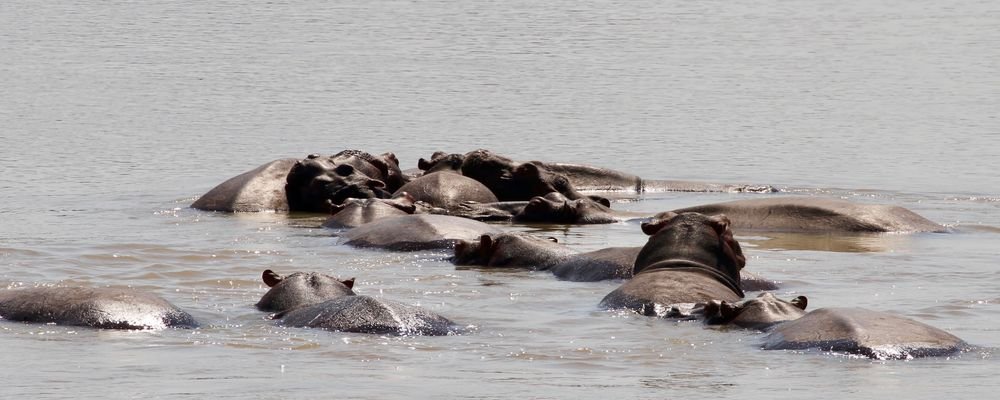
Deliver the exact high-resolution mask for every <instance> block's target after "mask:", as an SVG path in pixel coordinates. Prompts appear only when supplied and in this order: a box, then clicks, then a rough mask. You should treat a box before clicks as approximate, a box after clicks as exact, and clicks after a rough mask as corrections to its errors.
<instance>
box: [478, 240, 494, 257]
mask: <svg viewBox="0 0 1000 400" xmlns="http://www.w3.org/2000/svg"><path fill="white" fill-rule="evenodd" d="M479 251H480V252H482V253H483V254H491V253H493V238H492V237H490V235H482V236H480V237H479Z"/></svg>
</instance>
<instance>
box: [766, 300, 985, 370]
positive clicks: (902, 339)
mask: <svg viewBox="0 0 1000 400" xmlns="http://www.w3.org/2000/svg"><path fill="white" fill-rule="evenodd" d="M967 347H968V345H967V344H966V343H965V342H964V341H962V339H959V338H957V337H955V336H954V335H952V334H950V333H947V332H945V331H942V330H940V329H938V328H935V327H933V326H930V325H927V324H923V323H920V322H917V321H914V320H912V319H909V318H905V317H901V316H898V315H893V314H888V313H884V312H879V311H872V310H868V309H864V308H820V309H818V310H815V311H812V312H810V313H808V314H806V315H804V316H802V317H801V318H798V319H796V320H794V321H788V322H785V323H781V324H779V325H776V326H775V327H774V328H773V329H772V330H771V331H770V332H769V333H768V334H767V336H765V337H764V345H763V348H764V349H766V350H805V349H819V350H822V351H833V352H843V353H849V354H859V355H864V356H867V357H870V358H874V359H879V360H887V359H910V358H916V357H934V356H945V355H949V354H954V353H956V352H959V351H961V350H963V349H965V348H967Z"/></svg>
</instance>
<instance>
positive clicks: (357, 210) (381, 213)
mask: <svg viewBox="0 0 1000 400" xmlns="http://www.w3.org/2000/svg"><path fill="white" fill-rule="evenodd" d="M417 208H418V207H417V205H416V203H415V202H414V200H413V197H411V196H410V195H409V194H407V193H402V195H400V196H398V197H394V198H392V199H348V200H347V201H345V202H344V204H341V205H335V206H333V210H334V211H333V212H334V214H333V216H331V217H330V218H328V219H327V220H326V221H325V222H323V227H324V228H332V229H345V228H354V227H357V226H361V225H364V224H367V223H369V222H372V221H377V220H380V219H383V218H389V217H398V216H402V215H410V214H413V213H415V212H416V211H417Z"/></svg>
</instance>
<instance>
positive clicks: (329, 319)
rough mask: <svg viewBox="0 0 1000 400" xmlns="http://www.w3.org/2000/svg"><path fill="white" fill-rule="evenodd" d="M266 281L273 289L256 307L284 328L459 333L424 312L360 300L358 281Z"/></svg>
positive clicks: (270, 276) (303, 277)
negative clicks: (268, 312)
mask: <svg viewBox="0 0 1000 400" xmlns="http://www.w3.org/2000/svg"><path fill="white" fill-rule="evenodd" d="M262 278H263V280H264V283H265V284H267V285H268V286H269V287H270V289H269V290H268V291H267V293H265V294H264V296H263V297H262V298H261V299H260V301H259V302H258V303H257V308H259V309H260V310H262V311H275V312H276V314H275V315H274V316H273V318H275V319H280V320H281V323H282V324H283V325H285V326H293V327H300V328H321V329H326V330H330V331H339V332H355V333H374V334H380V335H385V334H393V335H447V334H450V333H456V332H457V331H458V329H457V327H456V326H455V324H454V323H453V322H451V321H450V320H448V319H447V318H445V317H442V316H440V315H437V314H435V313H432V312H430V311H428V310H425V309H423V308H420V307H414V306H410V305H406V304H403V303H399V302H396V301H392V300H386V299H382V298H376V297H371V296H364V295H356V294H355V293H354V291H353V290H352V287H353V286H354V278H351V279H347V280H339V279H337V278H334V277H331V276H329V275H324V274H318V273H301V272H297V273H294V274H291V275H288V276H284V277H283V276H280V275H278V274H276V273H274V272H273V271H271V270H266V271H264V273H263V275H262Z"/></svg>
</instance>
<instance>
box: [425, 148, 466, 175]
mask: <svg viewBox="0 0 1000 400" xmlns="http://www.w3.org/2000/svg"><path fill="white" fill-rule="evenodd" d="M464 161H465V155H462V154H448V153H445V152H443V151H436V152H434V154H433V155H431V159H430V160H425V159H423V158H421V159H420V160H419V161H417V168H420V170H421V171H424V175H427V174H431V173H434V172H441V171H445V172H455V173H462V163H463V162H464Z"/></svg>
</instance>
